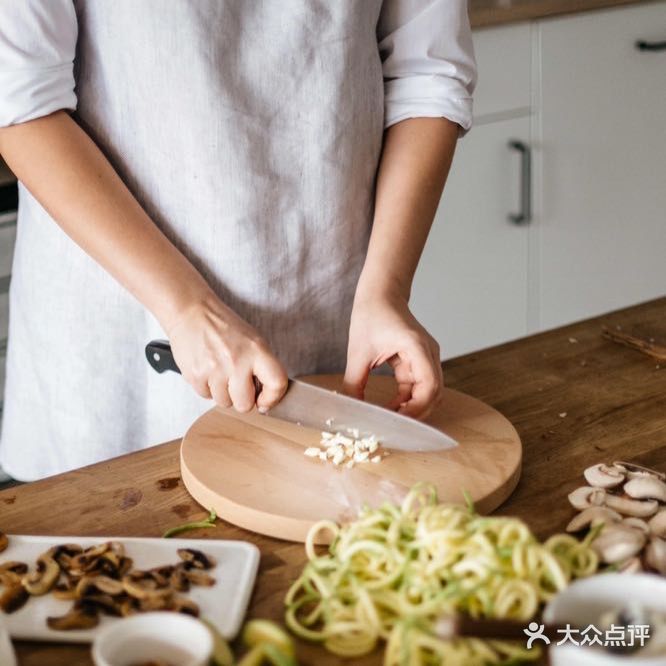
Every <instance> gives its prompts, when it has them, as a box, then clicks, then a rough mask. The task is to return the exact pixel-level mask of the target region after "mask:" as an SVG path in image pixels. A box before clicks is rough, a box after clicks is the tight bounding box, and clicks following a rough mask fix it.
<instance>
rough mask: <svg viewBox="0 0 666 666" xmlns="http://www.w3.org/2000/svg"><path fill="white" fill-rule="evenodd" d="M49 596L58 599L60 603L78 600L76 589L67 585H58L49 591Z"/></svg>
mask: <svg viewBox="0 0 666 666" xmlns="http://www.w3.org/2000/svg"><path fill="white" fill-rule="evenodd" d="M51 594H52V595H53V597H54V598H55V599H60V600H61V601H74V600H75V599H78V598H79V595H78V594H77V592H76V587H75V586H73V585H69V584H68V583H58V584H57V585H56V586H55V587H54V588H53V589H52V590H51Z"/></svg>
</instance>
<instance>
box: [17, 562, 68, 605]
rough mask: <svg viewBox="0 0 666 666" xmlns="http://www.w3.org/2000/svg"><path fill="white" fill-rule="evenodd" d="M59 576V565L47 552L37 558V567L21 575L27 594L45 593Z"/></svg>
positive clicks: (37, 594) (38, 594)
mask: <svg viewBox="0 0 666 666" xmlns="http://www.w3.org/2000/svg"><path fill="white" fill-rule="evenodd" d="M59 577H60V566H59V565H58V563H57V562H56V561H55V560H54V559H53V558H52V557H49V555H48V554H46V553H45V554H44V555H40V556H39V557H38V558H37V569H36V571H33V572H32V573H29V574H26V575H25V576H23V580H22V581H21V582H22V583H23V587H25V589H26V591H27V592H28V594H32V595H34V596H40V595H42V594H46V593H47V592H49V591H50V590H51V588H53V587H54V586H55V584H56V583H57V582H58V578H59Z"/></svg>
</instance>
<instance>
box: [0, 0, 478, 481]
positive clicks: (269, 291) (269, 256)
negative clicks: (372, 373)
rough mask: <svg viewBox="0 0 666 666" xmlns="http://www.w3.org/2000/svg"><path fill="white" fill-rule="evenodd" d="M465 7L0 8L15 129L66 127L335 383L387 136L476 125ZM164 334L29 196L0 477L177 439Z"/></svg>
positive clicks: (230, 291)
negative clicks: (153, 355)
mask: <svg viewBox="0 0 666 666" xmlns="http://www.w3.org/2000/svg"><path fill="white" fill-rule="evenodd" d="M474 82H475V65H474V56H473V51H472V42H471V33H470V29H469V23H468V18H467V7H466V3H465V2H464V0H385V1H384V2H382V1H381V0H327V1H325V0H261V1H260V0H257V1H256V2H246V1H245V0H226V1H222V0H199V1H198V2H188V1H187V0H171V1H170V2H169V3H164V2H161V1H159V0H141V1H140V2H130V1H129V0H115V1H112V0H75V1H74V2H72V0H21V1H20V2H17V1H15V0H0V127H4V126H9V125H13V124H16V123H23V122H26V121H29V120H31V119H34V118H39V117H41V116H44V115H47V114H49V113H52V112H54V111H56V110H59V109H67V110H69V111H71V112H72V113H73V116H74V118H75V120H76V121H77V122H78V123H79V124H80V125H81V126H82V127H83V128H84V129H85V130H86V131H87V132H88V133H89V134H90V136H91V137H92V138H93V140H94V141H95V142H96V143H97V145H99V146H100V148H101V149H102V150H103V151H104V153H105V155H106V156H107V157H108V158H109V160H110V161H111V163H112V164H113V166H114V167H115V169H116V170H117V171H118V173H119V174H120V176H121V178H123V180H124V182H125V183H126V184H127V186H128V187H129V188H130V190H131V191H132V192H133V194H134V195H135V196H136V198H137V199H138V201H139V202H140V204H141V205H142V206H143V207H144V209H145V210H146V211H147V212H148V214H149V215H150V216H151V218H152V219H153V220H154V221H155V223H156V224H157V225H158V226H159V227H160V228H161V229H162V230H163V231H164V233H165V234H166V235H167V236H168V237H169V238H170V239H171V240H172V242H173V243H174V244H175V245H176V246H177V247H178V248H179V249H180V250H181V251H182V252H183V253H185V254H186V256H188V258H190V260H191V261H192V262H193V263H194V264H195V266H197V268H198V269H199V270H200V271H201V272H202V274H203V275H204V276H205V277H206V278H207V279H208V280H209V282H210V283H211V285H212V286H213V288H214V289H215V290H216V291H217V293H218V294H219V295H220V297H221V298H222V299H223V300H224V301H225V302H226V303H228V304H229V305H230V306H231V307H233V308H234V309H235V310H236V311H237V312H238V313H239V314H240V315H241V316H243V317H244V318H245V319H247V320H248V321H249V322H250V323H251V324H253V325H254V326H255V327H256V328H257V329H258V330H259V332H260V333H261V334H262V335H263V336H264V337H265V338H266V339H267V340H268V342H269V344H270V345H271V347H272V348H273V350H274V351H275V352H276V354H277V355H278V357H279V358H280V359H281V360H282V361H283V363H284V364H285V366H286V367H287V370H288V372H289V373H290V374H292V375H294V374H304V373H314V372H324V371H339V370H341V369H343V367H344V361H345V356H346V342H347V329H348V324H349V315H350V311H351V304H352V299H353V293H354V289H355V285H356V281H357V278H358V275H359V272H360V269H361V266H362V264H363V260H364V257H365V252H366V249H367V242H368V237H369V230H370V225H371V220H372V209H373V194H374V179H375V174H376V169H377V164H378V161H379V157H380V154H381V145H382V133H383V130H384V129H385V128H386V127H389V126H391V125H393V124H395V123H397V122H400V121H401V120H404V119H406V118H412V117H424V116H426V117H446V118H449V119H450V120H452V121H454V122H456V123H458V124H459V125H460V127H461V129H462V131H463V132H464V131H466V130H467V129H469V127H470V125H471V122H472V100H471V95H472V91H473V87H474ZM163 335H164V334H163V332H162V331H161V330H160V328H159V326H158V325H157V322H156V321H155V320H154V319H153V317H152V316H151V315H150V314H149V313H147V312H146V311H145V310H144V309H143V308H142V307H141V306H140V305H139V304H138V303H136V302H135V301H134V300H133V299H132V297H131V296H129V295H128V294H127V293H126V292H125V291H124V290H123V289H122V288H121V287H120V286H119V285H118V284H117V283H116V282H115V281H114V280H113V279H112V278H111V277H110V276H108V275H107V274H106V273H105V272H104V271H103V270H102V269H101V268H100V267H99V266H98V265H96V264H95V263H94V262H93V261H92V259H90V258H89V257H88V256H87V255H85V253H84V252H83V251H82V250H80V249H79V248H78V247H77V246H76V245H75V244H74V243H72V242H71V241H70V240H69V239H68V238H67V237H66V236H65V234H64V233H63V232H62V231H61V229H60V228H59V227H58V226H57V225H56V224H55V222H54V221H53V220H52V219H51V218H50V217H49V215H48V214H47V213H46V211H45V210H44V209H43V208H42V206H41V205H40V204H39V203H38V202H37V201H36V200H35V199H34V198H33V197H32V195H31V194H30V193H29V192H28V191H27V190H26V189H25V188H24V187H23V186H21V187H20V205H19V221H18V236H17V244H16V250H15V259H14V268H13V276H12V283H11V291H10V334H9V348H8V357H7V387H6V398H5V410H4V422H3V431H2V439H1V440H0V465H2V466H3V467H5V469H6V470H7V471H8V472H9V473H10V474H12V475H13V476H15V477H16V478H19V479H26V480H29V479H34V478H39V477H42V476H46V475H49V474H55V473H57V472H61V471H65V470H68V469H72V468H74V467H79V466H82V465H85V464H87V463H92V462H96V461H98V460H101V459H104V458H109V457H112V456H114V455H119V454H122V453H126V452H129V451H132V450H135V449H138V448H142V447H145V446H148V445H150V444H155V443H158V442H160V441H164V440H167V439H171V438H174V437H177V436H180V435H182V434H183V432H184V431H185V429H186V427H187V425H188V424H190V423H191V422H192V421H193V420H194V418H196V416H197V415H199V414H200V413H201V412H202V411H204V410H205V409H206V408H207V407H208V406H209V403H207V402H206V401H203V400H201V399H200V398H198V397H197V396H196V395H195V394H194V392H193V391H192V390H191V389H190V388H189V387H188V386H186V385H185V383H184V382H183V380H182V379H181V378H180V377H176V376H167V375H163V376H158V375H156V374H155V373H153V372H152V370H150V368H148V366H147V364H146V362H145V359H144V357H143V346H144V344H145V343H146V342H147V341H148V340H149V339H151V338H153V337H163Z"/></svg>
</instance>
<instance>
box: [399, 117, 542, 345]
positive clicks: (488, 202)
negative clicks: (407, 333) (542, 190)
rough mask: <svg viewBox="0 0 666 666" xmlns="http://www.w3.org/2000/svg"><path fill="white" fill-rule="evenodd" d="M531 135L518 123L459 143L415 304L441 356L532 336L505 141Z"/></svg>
mask: <svg viewBox="0 0 666 666" xmlns="http://www.w3.org/2000/svg"><path fill="white" fill-rule="evenodd" d="M528 137H529V118H518V119H514V120H506V121H502V122H493V123H489V124H487V125H479V126H477V127H475V128H474V129H473V130H472V131H471V132H470V134H469V135H468V136H466V137H465V138H464V139H462V140H461V141H460V142H459V143H458V148H457V151H456V156H455V159H454V161H453V167H452V169H451V173H450V174H449V179H448V182H447V184H446V189H445V191H444V195H443V197H442V201H441V203H440V205H439V209H438V211H437V214H436V216H435V222H434V224H433V228H432V231H431V233H430V237H429V239H428V243H427V245H426V248H425V251H424V254H423V257H422V259H421V263H420V265H419V269H418V271H417V274H416V277H415V280H414V287H413V290H412V300H411V306H412V311H413V312H414V314H415V316H416V317H417V318H418V319H419V321H421V323H422V324H423V325H424V326H425V327H426V328H427V329H428V330H429V331H430V333H431V334H432V335H433V336H434V337H435V338H436V339H437V341H438V342H439V344H440V346H441V349H442V357H443V358H449V357H452V356H457V355H459V354H463V353H466V352H469V351H472V350H476V349H480V348H482V347H487V346H490V345H494V344H497V343H500V342H504V341H506V340H509V339H512V338H517V337H520V336H522V335H525V334H526V332H527V328H526V310H527V229H526V228H525V227H522V226H516V225H515V224H512V223H511V222H509V220H508V216H509V214H510V213H516V212H517V211H518V209H519V207H520V160H519V157H518V155H516V154H515V152H514V151H512V150H511V149H510V148H509V146H508V143H509V140H511V139H518V140H522V141H524V142H527V141H528Z"/></svg>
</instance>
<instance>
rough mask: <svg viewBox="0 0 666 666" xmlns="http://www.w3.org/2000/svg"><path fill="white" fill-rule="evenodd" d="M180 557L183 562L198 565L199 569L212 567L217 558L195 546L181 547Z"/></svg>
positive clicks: (179, 550)
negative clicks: (196, 548)
mask: <svg viewBox="0 0 666 666" xmlns="http://www.w3.org/2000/svg"><path fill="white" fill-rule="evenodd" d="M177 552H178V557H180V559H181V560H183V562H186V563H187V564H190V565H192V566H193V567H196V568H197V569H212V568H213V567H214V566H215V559H214V558H212V557H210V556H209V555H206V554H205V553H202V552H201V551H200V550H195V549H194V548H179V549H178V551H177Z"/></svg>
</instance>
